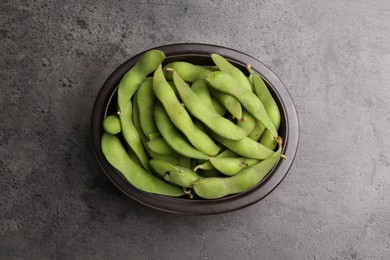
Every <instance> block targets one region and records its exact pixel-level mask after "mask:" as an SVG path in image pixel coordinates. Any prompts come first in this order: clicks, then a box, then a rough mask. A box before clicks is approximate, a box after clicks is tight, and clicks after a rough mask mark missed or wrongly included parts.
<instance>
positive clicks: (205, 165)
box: [194, 149, 237, 171]
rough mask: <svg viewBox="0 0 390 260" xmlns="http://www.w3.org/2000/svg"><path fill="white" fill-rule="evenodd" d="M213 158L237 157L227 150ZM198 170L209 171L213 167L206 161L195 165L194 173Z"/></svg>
mask: <svg viewBox="0 0 390 260" xmlns="http://www.w3.org/2000/svg"><path fill="white" fill-rule="evenodd" d="M215 157H216V158H225V157H237V154H236V153H235V152H233V151H231V150H229V149H226V150H224V151H223V152H221V153H219V154H217V155H216V156H215ZM198 169H202V170H211V169H214V166H213V165H212V164H211V163H210V162H209V161H207V162H204V163H202V164H199V165H196V166H195V168H194V171H197V170H198Z"/></svg>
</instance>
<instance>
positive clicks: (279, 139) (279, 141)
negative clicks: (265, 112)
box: [274, 136, 287, 161]
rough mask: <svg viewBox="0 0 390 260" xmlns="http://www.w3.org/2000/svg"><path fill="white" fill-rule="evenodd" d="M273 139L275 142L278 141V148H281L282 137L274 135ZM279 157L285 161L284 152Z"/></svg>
mask: <svg viewBox="0 0 390 260" xmlns="http://www.w3.org/2000/svg"><path fill="white" fill-rule="evenodd" d="M274 139H275V142H277V143H278V146H279V149H282V147H283V139H282V137H280V136H276V137H275V138H274ZM280 157H281V158H282V159H283V160H285V161H287V157H286V156H285V155H284V154H280Z"/></svg>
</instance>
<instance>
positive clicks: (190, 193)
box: [183, 187, 194, 199]
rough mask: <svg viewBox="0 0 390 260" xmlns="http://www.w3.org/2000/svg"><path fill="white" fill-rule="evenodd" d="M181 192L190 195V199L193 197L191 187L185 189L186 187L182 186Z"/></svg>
mask: <svg viewBox="0 0 390 260" xmlns="http://www.w3.org/2000/svg"><path fill="white" fill-rule="evenodd" d="M183 192H184V193H185V194H187V195H188V196H189V197H190V199H193V198H194V194H193V193H192V189H187V188H186V187H183Z"/></svg>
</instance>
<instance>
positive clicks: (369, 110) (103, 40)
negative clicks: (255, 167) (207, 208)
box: [0, 0, 390, 260]
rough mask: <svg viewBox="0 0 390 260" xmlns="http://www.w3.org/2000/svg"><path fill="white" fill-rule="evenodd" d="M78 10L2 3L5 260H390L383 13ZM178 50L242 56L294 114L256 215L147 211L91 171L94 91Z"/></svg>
mask: <svg viewBox="0 0 390 260" xmlns="http://www.w3.org/2000/svg"><path fill="white" fill-rule="evenodd" d="M82 2H83V3H80V1H54V0H50V1H43V0H38V1H21V0H13V1H9V0H3V1H1V3H0V52H1V59H0V85H1V94H0V111H2V113H1V114H0V177H1V179H0V258H1V259H202V260H206V259H389V255H390V152H389V147H390V130H389V129H390V91H389V82H390V45H389V42H390V2H389V1H387V0H378V1H363V0H356V1H347V0H340V1H309V0H298V1H287V0H276V1H232V0H231V1H227V0H226V1H206V0H201V1H169V0H159V1H149V0H137V1H111V0H110V1H82ZM177 42H203V43H211V44H218V45H223V46H228V47H231V48H234V49H238V50H241V51H243V52H246V53H248V54H249V55H251V56H254V57H255V58H257V59H259V60H261V61H263V62H264V63H265V64H266V65H268V66H269V67H270V68H271V69H272V70H273V71H274V72H275V73H276V74H277V75H279V77H280V78H281V79H282V81H283V82H284V83H285V84H286V86H287V88H288V90H289V91H290V93H291V95H292V97H293V99H294V101H295V104H296V106H297V110H298V112H299V119H300V129H301V134H300V146H299V150H298V154H297V157H296V160H295V162H294V164H293V167H292V168H291V170H290V172H289V174H288V175H287V177H286V178H285V179H284V181H283V182H282V184H281V185H280V186H279V187H278V188H277V189H276V190H275V191H274V192H273V193H271V195H269V196H268V197H267V198H266V199H264V200H262V201H261V202H259V203H257V204H255V205H253V206H251V207H248V208H246V209H243V210H240V211H236V212H232V213H228V214H223V215H217V216H201V217H199V216H177V215H172V214H167V213H162V212H158V211H155V210H153V209H149V208H146V207H144V206H141V205H140V204H139V203H137V202H135V201H133V200H131V199H129V198H127V197H125V196H124V195H122V194H121V193H120V192H119V191H118V190H117V189H116V188H115V187H114V185H113V184H111V183H110V181H109V180H108V179H107V178H106V177H105V176H104V175H103V173H102V172H101V170H100V169H99V167H98V165H97V163H96V160H95V158H94V156H93V154H92V149H91V140H90V132H89V125H90V124H89V121H90V115H91V110H92V106H93V102H94V98H95V96H96V95H97V93H98V91H99V89H100V87H101V85H102V84H103V82H104V81H105V79H106V78H107V77H108V76H109V74H110V72H111V71H112V70H114V69H115V68H116V67H117V66H118V65H119V64H121V63H122V62H124V61H125V60H126V59H128V58H129V57H131V56H133V55H134V54H137V53H138V52H140V51H143V50H145V49H148V48H151V47H155V46H158V45H163V44H169V43H177Z"/></svg>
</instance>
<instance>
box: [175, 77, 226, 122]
mask: <svg viewBox="0 0 390 260" xmlns="http://www.w3.org/2000/svg"><path fill="white" fill-rule="evenodd" d="M175 88H176V87H175ZM191 89H192V90H193V91H194V92H195V93H196V94H197V95H198V96H199V97H200V98H201V99H202V100H203V102H204V103H205V104H206V106H207V107H209V108H212V109H213V110H214V111H215V112H217V113H218V114H219V115H220V116H223V115H224V114H225V112H226V108H225V107H224V106H223V105H222V104H221V103H220V102H219V101H218V100H216V99H215V98H214V97H211V95H210V91H209V89H208V87H207V86H206V84H204V82H203V80H202V79H199V80H197V81H195V82H194V83H193V84H192V85H191Z"/></svg>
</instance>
